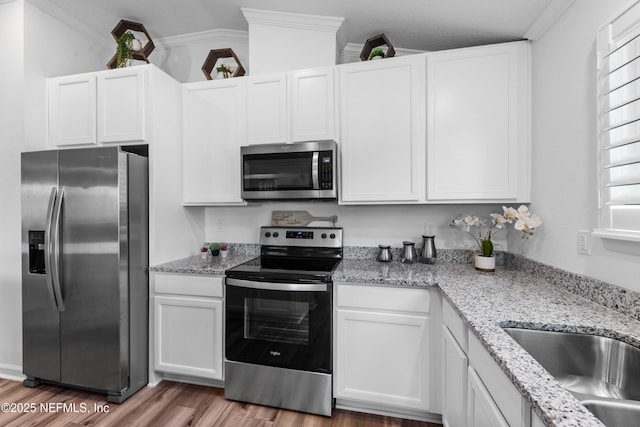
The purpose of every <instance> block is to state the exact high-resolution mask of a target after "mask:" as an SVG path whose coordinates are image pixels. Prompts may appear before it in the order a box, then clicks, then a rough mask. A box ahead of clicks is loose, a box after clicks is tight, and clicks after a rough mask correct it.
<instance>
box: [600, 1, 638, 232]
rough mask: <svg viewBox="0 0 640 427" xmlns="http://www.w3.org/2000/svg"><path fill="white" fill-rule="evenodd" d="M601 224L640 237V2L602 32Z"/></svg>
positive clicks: (605, 229) (603, 226) (602, 230)
mask: <svg viewBox="0 0 640 427" xmlns="http://www.w3.org/2000/svg"><path fill="white" fill-rule="evenodd" d="M597 91H598V133H599V138H598V143H599V155H598V187H599V211H600V212H599V216H600V218H599V229H598V230H596V231H595V232H594V235H596V236H600V237H609V238H618V239H623V240H634V241H640V2H636V3H634V5H633V6H631V7H630V8H629V9H627V10H625V11H624V12H623V13H621V14H620V15H618V16H617V17H616V18H615V19H614V20H612V21H611V22H610V23H609V24H607V25H605V26H604V27H602V28H601V29H600V31H599V32H598V85H597Z"/></svg>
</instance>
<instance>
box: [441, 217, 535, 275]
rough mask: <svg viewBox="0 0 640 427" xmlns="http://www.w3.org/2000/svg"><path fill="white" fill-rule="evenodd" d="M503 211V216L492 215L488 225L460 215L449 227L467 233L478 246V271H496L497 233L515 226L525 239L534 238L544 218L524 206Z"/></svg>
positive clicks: (476, 262) (475, 218)
mask: <svg viewBox="0 0 640 427" xmlns="http://www.w3.org/2000/svg"><path fill="white" fill-rule="evenodd" d="M502 211H503V212H502V213H501V214H499V213H493V214H491V222H490V223H489V224H488V225H487V222H486V221H485V220H482V219H480V218H478V217H477V216H474V215H460V216H458V217H456V218H454V219H453V220H452V221H451V224H450V225H449V226H450V227H451V228H454V229H456V230H462V231H465V232H467V233H468V234H469V235H470V236H471V237H473V239H474V240H475V241H476V243H477V244H478V248H479V249H480V254H479V255H476V256H475V267H476V269H477V270H480V271H495V257H494V255H493V248H494V244H493V240H492V239H493V237H494V235H495V234H496V233H497V232H499V231H500V230H502V229H504V228H505V227H506V224H513V228H515V229H516V230H518V231H520V232H521V233H522V235H521V237H522V238H523V239H528V238H529V237H531V236H533V235H534V234H535V229H536V228H538V227H540V226H541V225H542V218H540V217H539V216H538V215H535V214H532V213H531V212H529V208H527V207H526V206H524V205H522V206H520V207H519V208H518V209H517V210H516V209H514V208H511V207H509V208H508V207H506V206H503V207H502ZM472 228H476V230H475V231H476V232H475V233H474V232H472ZM476 235H477V237H476ZM496 246H497V245H496Z"/></svg>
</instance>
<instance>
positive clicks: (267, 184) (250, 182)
mask: <svg viewBox="0 0 640 427" xmlns="http://www.w3.org/2000/svg"><path fill="white" fill-rule="evenodd" d="M312 158H313V153H312V152H303V153H282V154H252V155H245V156H244V157H243V174H244V176H243V179H244V190H245V191H280V190H312V189H313V172H312V170H311V166H312V165H311V163H312Z"/></svg>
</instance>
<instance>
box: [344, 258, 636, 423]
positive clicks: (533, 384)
mask: <svg viewBox="0 0 640 427" xmlns="http://www.w3.org/2000/svg"><path fill="white" fill-rule="evenodd" d="M333 279H334V281H340V282H351V283H362V282H366V283H368V284H378V285H386V286H418V287H429V286H436V285H437V286H438V287H439V288H440V289H441V290H442V293H443V296H444V298H446V299H447V300H449V302H451V304H452V305H453V307H454V308H455V309H456V310H457V311H458V313H459V314H460V315H461V317H462V319H463V320H464V321H465V324H466V325H467V327H468V328H469V329H470V331H471V332H472V333H473V334H474V335H476V336H477V337H478V338H479V340H480V341H481V343H482V344H483V346H484V347H485V348H486V349H487V351H488V352H489V354H490V355H491V356H492V357H493V359H494V360H495V361H496V362H497V363H498V365H499V366H500V367H501V368H502V370H503V371H504V372H505V374H506V375H507V376H508V377H509V379H510V380H511V381H512V382H513V384H514V385H515V387H516V388H517V389H518V390H519V391H520V393H521V394H522V395H523V396H524V398H525V399H527V401H528V402H529V403H530V404H531V405H532V407H533V408H534V410H535V412H536V413H537V414H538V416H539V417H540V418H541V419H542V420H543V421H544V423H545V425H548V426H563V427H564V426H581V427H587V426H600V427H601V426H602V423H600V421H599V420H598V419H597V418H596V417H594V416H593V415H592V414H591V412H589V411H588V410H587V409H586V408H585V407H584V406H583V405H581V404H580V403H579V402H578V400H577V399H575V398H574V397H573V395H571V394H570V393H569V392H568V391H566V390H565V389H564V388H562V387H561V386H560V384H559V383H557V382H556V381H555V380H554V378H553V377H552V376H551V375H550V374H549V373H548V372H547V371H546V370H545V369H544V368H543V367H542V366H541V365H540V364H539V363H538V362H536V361H535V360H534V359H533V358H532V357H531V356H530V355H529V354H528V353H527V352H526V351H525V350H524V349H523V348H522V347H520V346H519V345H518V344H517V343H516V342H515V341H514V340H513V339H511V337H510V336H509V335H507V334H506V333H505V332H504V331H503V330H502V327H524V328H530V329H543V330H551V331H565V332H577V333H588V334H596V335H603V336H608V337H613V338H617V339H620V340H622V341H625V342H628V343H629V344H632V345H634V346H636V347H640V322H639V321H637V320H634V319H632V318H631V317H628V316H625V315H623V314H620V313H618V312H616V311H614V310H611V309H608V308H606V307H604V306H602V305H599V304H596V303H594V302H591V301H589V300H587V299H585V298H583V297H581V296H579V295H576V294H574V293H571V292H569V291H567V290H565V289H563V288H562V287H560V286H557V285H553V284H551V283H549V282H548V281H547V280H545V279H543V278H540V277H538V276H537V275H534V274H531V273H529V272H527V271H518V270H512V269H509V268H507V267H498V268H497V270H496V272H495V273H481V272H478V271H476V270H475V269H474V268H473V266H472V265H471V264H469V263H458V264H441V263H439V264H436V265H425V264H412V265H405V264H401V263H399V262H395V261H394V262H391V263H379V262H376V261H372V260H349V259H347V260H343V262H342V263H341V265H340V266H339V267H338V269H337V271H336V272H335V274H334V276H333Z"/></svg>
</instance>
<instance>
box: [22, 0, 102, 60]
mask: <svg viewBox="0 0 640 427" xmlns="http://www.w3.org/2000/svg"><path fill="white" fill-rule="evenodd" d="M25 1H26V2H27V3H29V4H31V5H33V6H35V7H37V8H38V9H40V10H41V11H43V12H44V13H46V14H48V15H49V16H51V17H52V18H54V19H56V20H58V21H60V22H61V23H62V24H64V25H66V26H67V27H69V28H71V29H72V30H74V31H76V32H78V33H80V34H81V35H83V36H84V37H86V38H87V39H89V40H91V41H92V42H93V43H95V44H97V45H98V46H102V47H104V48H106V49H111V48H113V47H114V45H113V37H111V33H110V32H109V33H107V34H102V33H100V32H98V31H96V30H95V29H93V28H92V27H90V26H88V25H86V24H85V23H84V22H82V21H80V20H78V19H76V18H75V17H74V16H72V15H71V14H69V13H68V12H66V11H65V10H63V9H62V8H61V7H59V6H57V5H56V4H55V2H53V1H50V0H25Z"/></svg>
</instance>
